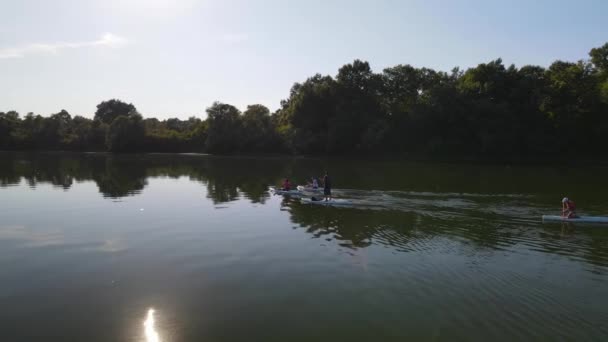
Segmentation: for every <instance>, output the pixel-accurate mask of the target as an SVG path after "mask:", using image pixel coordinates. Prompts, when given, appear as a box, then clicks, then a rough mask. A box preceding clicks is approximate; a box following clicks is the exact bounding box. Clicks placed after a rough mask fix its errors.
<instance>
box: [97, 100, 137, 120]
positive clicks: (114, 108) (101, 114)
mask: <svg viewBox="0 0 608 342" xmlns="http://www.w3.org/2000/svg"><path fill="white" fill-rule="evenodd" d="M136 113H137V109H136V108H135V106H134V105H133V104H131V103H126V102H122V101H120V100H117V99H112V100H108V101H103V102H101V103H100V104H98V105H97V111H95V120H99V121H101V122H103V123H105V124H107V125H109V124H111V123H112V121H114V119H116V118H117V117H119V116H129V115H131V114H136Z"/></svg>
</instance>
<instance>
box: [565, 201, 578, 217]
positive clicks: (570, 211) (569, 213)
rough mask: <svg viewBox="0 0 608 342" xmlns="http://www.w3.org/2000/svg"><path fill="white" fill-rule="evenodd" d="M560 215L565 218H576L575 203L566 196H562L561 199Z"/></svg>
mask: <svg viewBox="0 0 608 342" xmlns="http://www.w3.org/2000/svg"><path fill="white" fill-rule="evenodd" d="M562 216H563V217H566V218H577V217H578V216H577V215H576V205H575V204H574V201H572V200H571V199H569V198H568V197H564V198H563V199H562Z"/></svg>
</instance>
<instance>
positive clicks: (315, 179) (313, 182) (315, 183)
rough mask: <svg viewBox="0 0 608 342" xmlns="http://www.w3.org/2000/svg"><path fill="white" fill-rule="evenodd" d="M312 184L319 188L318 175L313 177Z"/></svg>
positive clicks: (314, 188) (314, 187)
mask: <svg viewBox="0 0 608 342" xmlns="http://www.w3.org/2000/svg"><path fill="white" fill-rule="evenodd" d="M311 186H312V189H313V190H317V189H318V188H319V181H318V180H317V177H312V183H311Z"/></svg>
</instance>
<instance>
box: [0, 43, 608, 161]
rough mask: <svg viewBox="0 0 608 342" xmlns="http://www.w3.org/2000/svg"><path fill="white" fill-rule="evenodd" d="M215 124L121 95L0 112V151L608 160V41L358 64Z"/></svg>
mask: <svg viewBox="0 0 608 342" xmlns="http://www.w3.org/2000/svg"><path fill="white" fill-rule="evenodd" d="M206 114H207V116H206V118H205V119H201V118H196V117H191V118H189V119H187V120H180V119H177V118H173V119H167V120H158V119H156V118H144V117H143V116H142V114H140V113H139V112H138V111H137V109H136V107H135V106H134V105H133V104H130V103H126V102H123V101H120V100H116V99H111V100H108V101H103V102H101V103H100V104H98V105H97V110H96V112H95V113H94V117H93V119H90V118H86V117H83V116H78V115H76V116H72V115H71V114H70V113H68V112H67V111H65V110H62V111H60V112H58V113H56V114H52V115H50V116H48V117H43V116H41V115H36V114H34V113H28V114H26V115H20V114H19V113H17V112H15V111H8V112H0V149H3V150H72V151H112V152H208V153H214V154H237V153H243V154H245V153H286V154H287V153H293V154H354V153H357V154H374V155H377V154H396V155H412V156H452V157H454V156H467V157H471V156H476V157H480V158H488V157H491V158H513V157H535V156H544V157H552V156H562V157H563V156H576V157H581V156H585V157H606V156H608V152H607V148H608V145H607V144H606V136H608V43H607V44H605V45H603V46H602V47H599V48H594V49H592V50H591V51H590V53H589V59H586V60H581V61H578V62H565V61H555V62H554V63H552V64H551V65H550V66H549V67H548V68H543V67H540V66H530V65H528V66H522V67H521V68H517V67H515V66H514V65H511V66H505V65H504V63H503V61H502V60H501V59H497V60H494V61H490V62H488V63H483V64H479V65H478V66H476V67H474V68H470V69H467V70H464V71H463V70H460V69H458V68H455V69H453V70H452V71H451V72H442V71H435V70H432V69H428V68H416V67H413V66H410V65H397V66H394V67H390V68H386V69H384V70H383V71H382V72H380V73H375V72H373V71H372V70H371V68H370V65H369V63H367V62H364V61H360V60H355V61H354V62H353V63H350V64H347V65H344V66H343V67H341V68H340V69H339V70H338V73H337V75H336V76H335V77H332V76H323V75H319V74H317V75H314V76H312V77H310V78H308V79H307V80H305V81H304V82H302V83H296V84H294V85H293V87H292V88H291V90H290V92H289V96H288V98H287V99H285V100H283V101H281V106H280V108H279V109H278V110H277V111H275V112H274V113H271V112H270V110H269V109H268V108H267V107H265V106H263V105H259V104H254V105H250V106H248V107H247V108H246V109H245V110H244V111H243V112H241V111H240V110H239V109H237V108H236V107H234V106H232V105H230V104H226V103H219V102H216V103H213V104H212V105H211V106H210V107H209V108H207V109H206Z"/></svg>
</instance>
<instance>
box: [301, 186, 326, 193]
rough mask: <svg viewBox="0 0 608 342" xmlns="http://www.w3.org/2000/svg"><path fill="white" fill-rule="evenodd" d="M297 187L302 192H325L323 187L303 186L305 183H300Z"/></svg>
mask: <svg viewBox="0 0 608 342" xmlns="http://www.w3.org/2000/svg"><path fill="white" fill-rule="evenodd" d="M297 189H298V190H299V191H302V192H318V193H321V192H323V188H313V187H310V186H303V185H298V186H297Z"/></svg>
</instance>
